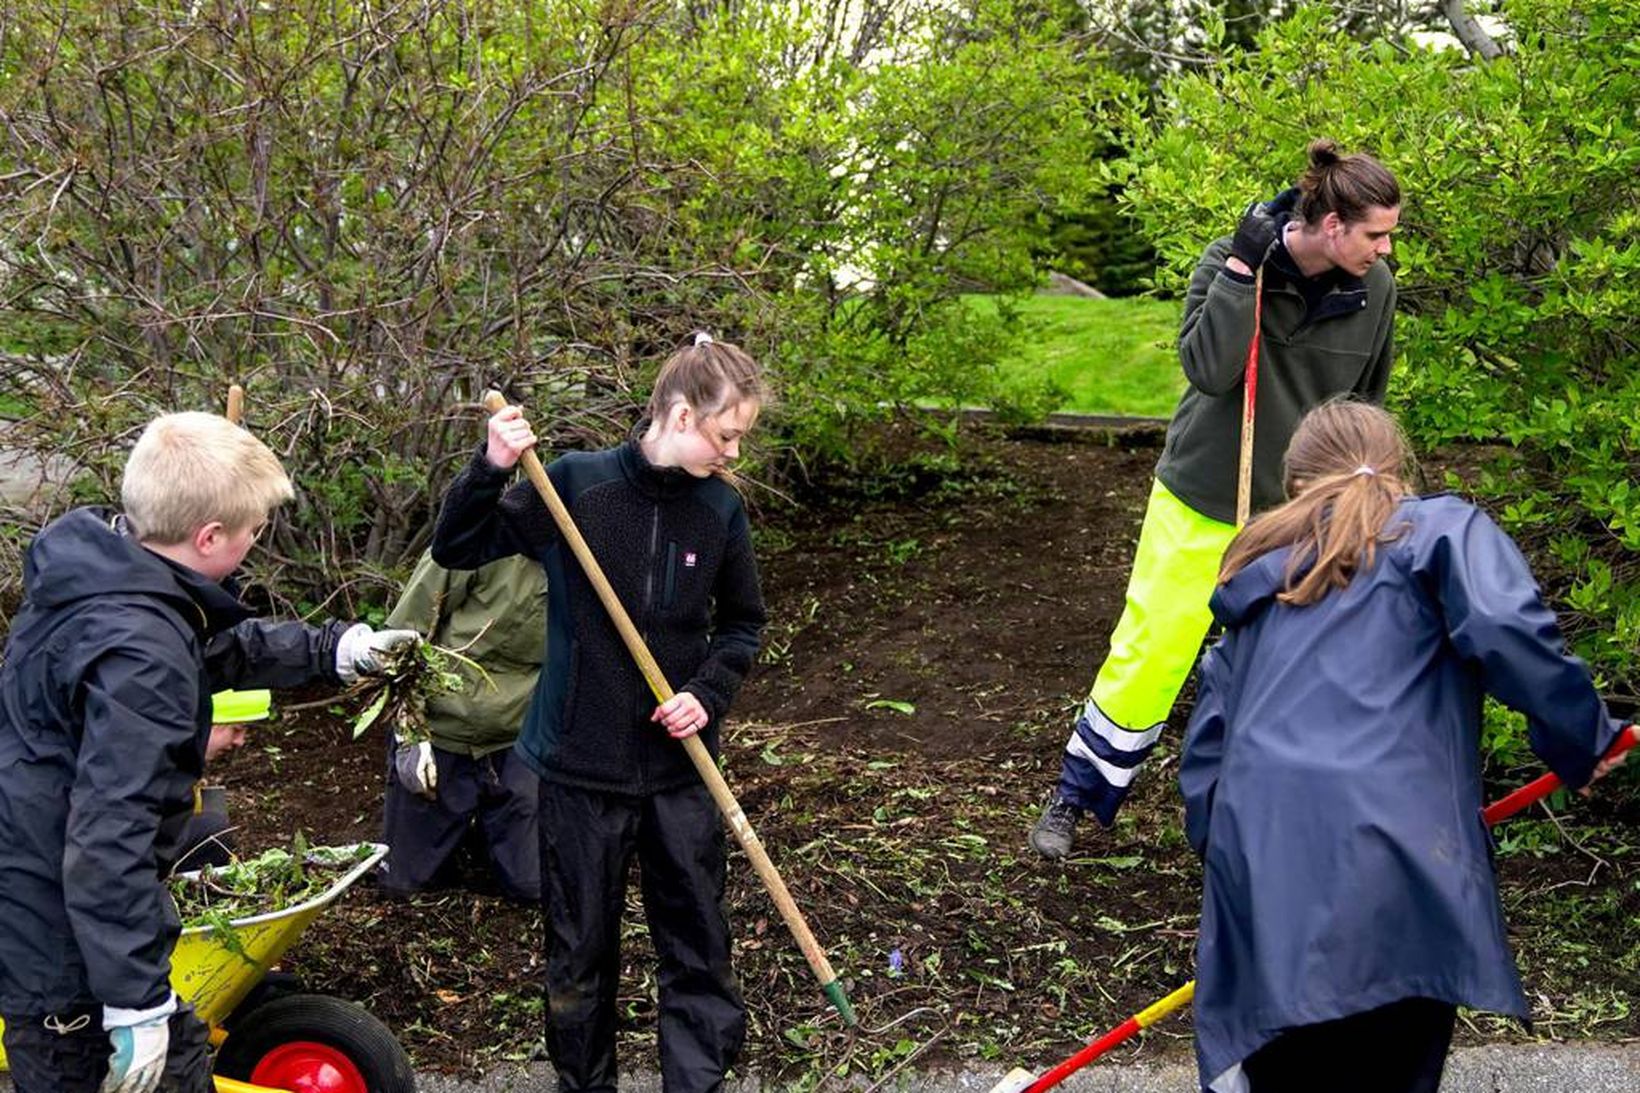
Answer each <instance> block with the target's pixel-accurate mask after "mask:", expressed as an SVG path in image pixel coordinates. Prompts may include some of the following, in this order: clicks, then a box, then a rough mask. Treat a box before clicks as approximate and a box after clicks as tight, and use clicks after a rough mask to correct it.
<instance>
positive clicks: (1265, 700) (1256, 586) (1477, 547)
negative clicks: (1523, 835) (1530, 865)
mask: <svg viewBox="0 0 1640 1093" xmlns="http://www.w3.org/2000/svg"><path fill="white" fill-rule="evenodd" d="M1389 527H1390V529H1392V530H1393V529H1396V528H1400V529H1402V533H1401V535H1400V537H1399V538H1397V539H1395V540H1394V541H1393V542H1391V543H1389V544H1387V545H1383V546H1380V548H1379V549H1378V551H1377V558H1376V560H1375V563H1374V564H1373V566H1372V567H1371V568H1369V569H1367V570H1365V571H1363V572H1361V573H1358V574H1357V575H1356V577H1355V579H1354V580H1353V581H1351V582H1350V584H1349V585H1348V586H1347V587H1346V588H1343V589H1341V590H1335V591H1333V592H1332V593H1331V594H1329V595H1327V596H1326V597H1325V598H1323V599H1322V600H1321V601H1320V602H1318V603H1315V604H1311V605H1308V606H1304V607H1293V606H1290V605H1286V604H1282V603H1279V602H1277V600H1276V595H1277V593H1279V592H1280V591H1281V590H1282V589H1283V588H1284V587H1285V585H1284V582H1283V569H1284V567H1285V565H1286V563H1287V559H1288V553H1289V552H1288V551H1286V550H1281V551H1276V552H1273V553H1271V554H1267V555H1265V556H1264V557H1262V558H1260V559H1258V560H1257V561H1255V562H1254V563H1252V564H1251V565H1249V566H1248V567H1246V568H1245V569H1243V570H1242V571H1241V572H1239V573H1237V574H1236V576H1235V577H1233V578H1232V579H1231V580H1230V581H1229V582H1228V583H1227V584H1225V585H1223V586H1221V587H1220V588H1219V589H1218V591H1217V592H1216V593H1215V594H1214V596H1213V613H1214V615H1215V617H1216V618H1217V619H1218V620H1219V622H1220V623H1221V624H1223V626H1224V636H1223V638H1222V639H1221V640H1220V641H1219V642H1218V644H1217V645H1215V646H1214V647H1213V648H1212V649H1211V650H1209V652H1208V653H1207V654H1206V655H1205V656H1204V657H1203V659H1202V665H1201V681H1200V691H1199V697H1198V699H1197V703H1196V708H1195V711H1194V713H1193V714H1192V716H1191V720H1190V727H1189V730H1188V732H1187V734H1186V738H1185V745H1184V756H1183V760H1182V762H1181V765H1180V768H1179V784H1180V788H1181V789H1182V790H1183V793H1184V799H1185V824H1186V831H1187V834H1188V835H1189V837H1190V841H1191V844H1192V845H1193V846H1194V847H1195V848H1196V850H1197V851H1198V852H1199V853H1201V854H1202V855H1203V865H1204V870H1205V877H1204V891H1203V899H1202V922H1201V933H1200V936H1199V940H1198V943H1197V956H1196V975H1197V986H1196V997H1195V1024H1196V1052H1197V1060H1198V1063H1199V1066H1200V1073H1201V1080H1202V1085H1203V1087H1204V1088H1205V1087H1208V1086H1209V1083H1211V1082H1213V1080H1214V1079H1216V1078H1219V1077H1220V1076H1221V1075H1223V1074H1224V1073H1225V1071H1226V1070H1227V1069H1229V1068H1231V1067H1232V1066H1233V1065H1235V1064H1239V1062H1240V1061H1241V1060H1243V1059H1245V1058H1246V1057H1247V1056H1248V1055H1249V1054H1251V1053H1252V1052H1253V1051H1255V1050H1256V1049H1257V1048H1258V1047H1260V1046H1261V1045H1262V1044H1264V1043H1265V1042H1267V1041H1268V1040H1270V1039H1271V1038H1272V1037H1273V1036H1274V1035H1275V1033H1276V1032H1277V1031H1278V1030H1280V1029H1282V1028H1285V1027H1288V1026H1293V1025H1304V1024H1313V1023H1316V1022H1320V1021H1327V1020H1331V1019H1333V1018H1337V1017H1343V1016H1347V1015H1349V1014H1352V1013H1359V1012H1362V1011H1364V1010H1368V1009H1372V1008H1374V1007H1377V1006H1381V1005H1385V1004H1387V1003H1389V1002H1394V1001H1396V1000H1398V999H1402V998H1409V997H1414V996H1418V997H1424V998H1434V999H1438V1000H1441V1001H1446V1002H1451V1003H1454V1004H1457V1005H1464V1006H1470V1007H1473V1008H1475V1009H1484V1010H1491V1011H1493V1012H1497V1013H1504V1014H1511V1015H1517V1016H1519V1015H1524V1014H1525V1013H1526V1000H1525V998H1524V996H1523V995H1522V993H1521V987H1520V981H1519V979H1518V977H1517V976H1516V973H1515V967H1514V961H1513V959H1512V957H1511V955H1510V951H1509V946H1508V944H1507V942H1506V940H1505V937H1504V926H1503V916H1502V913H1501V910H1500V907H1499V904H1498V894H1497V885H1496V881H1495V878H1494V876H1493V872H1492V862H1491V855H1490V849H1489V848H1490V842H1489V836H1488V834H1487V832H1486V829H1485V826H1484V824H1483V823H1482V820H1481V808H1482V806H1483V799H1482V786H1481V772H1480V727H1481V699H1482V696H1483V695H1485V694H1491V695H1493V696H1495V697H1497V698H1498V699H1500V700H1501V701H1503V702H1505V703H1507V704H1508V705H1509V706H1511V707H1513V708H1515V709H1517V710H1520V711H1522V712H1524V713H1525V714H1526V718H1527V725H1528V733H1529V740H1530V743H1531V746H1532V750H1533V751H1534V752H1536V753H1537V755H1538V756H1539V757H1540V758H1541V759H1543V761H1544V762H1545V763H1547V764H1548V765H1549V767H1550V769H1551V770H1553V771H1554V772H1555V773H1556V774H1558V775H1560V777H1561V778H1562V779H1564V780H1565V782H1566V784H1567V785H1568V786H1572V787H1579V786H1582V785H1584V784H1585V783H1587V782H1588V780H1589V777H1590V775H1591V773H1592V771H1593V768H1594V765H1595V763H1596V761H1597V760H1598V758H1599V757H1600V756H1601V755H1602V754H1604V752H1605V751H1606V750H1607V749H1608V748H1609V747H1610V746H1611V744H1612V741H1613V739H1614V738H1615V736H1616V734H1617V732H1618V730H1619V729H1620V727H1621V726H1620V725H1619V724H1618V723H1616V722H1614V721H1613V720H1612V719H1611V718H1610V717H1609V716H1608V715H1607V713H1606V709H1605V707H1604V705H1603V704H1602V703H1601V700H1600V697H1599V696H1598V695H1597V694H1596V692H1595V689H1594V685H1593V683H1592V682H1591V680H1590V678H1589V673H1588V669H1587V668H1586V667H1585V666H1584V665H1583V663H1582V662H1581V661H1579V660H1578V659H1577V658H1575V657H1572V656H1569V655H1567V654H1566V652H1565V650H1564V648H1563V646H1562V643H1561V638H1560V631H1559V629H1558V627H1557V626H1556V624H1555V619H1554V615H1553V614H1552V613H1551V612H1550V611H1549V609H1548V608H1547V607H1545V606H1544V604H1543V601H1542V598H1541V597H1540V595H1539V592H1538V587H1537V584H1536V582H1534V581H1533V579H1532V575H1531V573H1530V572H1529V571H1528V569H1527V566H1526V562H1525V560H1524V559H1523V558H1522V557H1521V555H1520V552H1519V551H1518V550H1517V549H1516V548H1515V544H1514V543H1513V542H1512V541H1510V539H1509V537H1508V536H1506V535H1505V534H1504V533H1503V532H1502V531H1501V530H1499V529H1498V527H1497V525H1495V524H1494V523H1493V522H1492V521H1491V520H1490V519H1489V518H1488V517H1487V516H1486V515H1485V514H1484V513H1482V512H1481V511H1480V510H1479V509H1477V508H1475V507H1474V506H1473V505H1470V504H1469V503H1467V502H1465V501H1462V500H1460V499H1458V498H1455V497H1449V496H1434V497H1427V498H1415V499H1408V500H1407V501H1405V502H1403V503H1402V505H1401V506H1400V508H1399V510H1398V511H1397V513H1396V515H1395V517H1393V518H1392V520H1391V522H1390V525H1389ZM1214 1088H1223V1089H1235V1088H1236V1086H1235V1085H1234V1083H1233V1082H1225V1083H1223V1084H1221V1085H1218V1086H1214Z"/></svg>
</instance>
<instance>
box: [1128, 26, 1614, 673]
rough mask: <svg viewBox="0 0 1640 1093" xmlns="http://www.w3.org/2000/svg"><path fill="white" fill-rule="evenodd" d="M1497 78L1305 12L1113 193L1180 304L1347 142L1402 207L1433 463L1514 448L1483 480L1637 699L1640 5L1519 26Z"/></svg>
mask: <svg viewBox="0 0 1640 1093" xmlns="http://www.w3.org/2000/svg"><path fill="white" fill-rule="evenodd" d="M1504 17H1505V19H1506V21H1507V23H1508V25H1509V27H1510V28H1511V31H1512V34H1511V45H1510V52H1509V53H1508V54H1507V55H1505V56H1504V57H1502V58H1500V59H1498V60H1496V61H1492V62H1483V61H1480V60H1477V59H1473V58H1470V57H1468V56H1466V55H1465V54H1463V53H1462V52H1461V51H1457V50H1448V51H1434V50H1430V49H1425V48H1420V47H1417V46H1414V45H1411V44H1409V43H1406V42H1399V41H1391V40H1378V41H1374V42H1369V43H1362V42H1359V41H1356V40H1353V39H1351V38H1350V37H1348V36H1346V35H1344V34H1342V33H1339V32H1337V31H1335V30H1334V29H1332V28H1331V27H1329V25H1328V21H1327V15H1326V13H1325V11H1324V10H1301V11H1300V12H1299V14H1298V15H1296V16H1295V17H1294V18H1293V19H1290V20H1287V21H1285V22H1282V23H1280V24H1277V25H1275V26H1272V27H1270V28H1268V29H1266V30H1265V31H1264V32H1263V33H1262V34H1261V35H1260V37H1259V40H1258V48H1257V50H1255V51H1251V52H1246V53H1241V52H1234V51H1230V52H1227V55H1226V58H1225V61H1224V63H1223V64H1222V65H1220V66H1218V67H1216V68H1213V69H1212V70H1210V71H1207V72H1204V73H1198V74H1187V75H1183V76H1180V77H1178V78H1176V79H1174V80H1172V81H1170V82H1169V83H1168V85H1167V86H1166V89H1165V100H1164V101H1165V102H1166V103H1167V106H1166V108H1165V109H1164V110H1163V111H1161V113H1160V114H1159V116H1155V117H1148V116H1145V115H1143V114H1142V113H1139V112H1137V111H1133V112H1130V113H1129V114H1128V115H1127V116H1126V117H1125V118H1123V119H1122V122H1121V128H1122V131H1123V133H1124V139H1125V140H1126V142H1127V144H1128V147H1129V150H1130V155H1129V157H1128V158H1127V159H1126V160H1124V161H1122V162H1120V163H1118V164H1117V165H1115V167H1114V168H1113V170H1112V179H1111V180H1112V181H1113V182H1115V183H1119V184H1121V185H1123V186H1124V187H1125V193H1126V194H1127V200H1128V202H1129V208H1130V211H1131V213H1132V214H1133V215H1134V216H1135V217H1136V218H1137V219H1138V220H1139V221H1140V222H1141V223H1142V224H1143V225H1144V227H1145V230H1146V232H1147V234H1148V235H1149V237H1150V239H1151V241H1152V242H1153V243H1154V245H1155V246H1156V249H1157V251H1158V253H1159V254H1160V255H1161V256H1162V260H1163V262H1164V265H1165V269H1164V270H1163V271H1162V273H1161V275H1160V276H1161V280H1162V281H1163V283H1164V284H1171V285H1173V286H1177V285H1179V284H1180V283H1182V281H1183V280H1184V279H1185V278H1186V277H1187V276H1188V274H1189V271H1190V268H1191V266H1192V265H1193V264H1194V262H1195V261H1196V258H1197V257H1198V255H1199V253H1200V251H1201V248H1202V246H1203V245H1204V244H1205V243H1206V242H1207V241H1208V239H1210V238H1211V237H1212V236H1213V235H1215V234H1219V233H1223V232H1226V231H1228V230H1229V227H1230V226H1231V225H1232V224H1234V222H1235V218H1236V216H1237V214H1238V213H1239V211H1240V210H1241V209H1242V208H1243V207H1244V206H1245V204H1246V202H1247V201H1248V200H1250V199H1251V198H1253V197H1256V196H1259V195H1265V194H1269V193H1272V192H1274V191H1276V190H1277V189H1279V188H1281V187H1283V186H1285V185H1287V184H1289V183H1290V181H1291V179H1292V178H1293V177H1295V176H1296V175H1297V174H1298V172H1299V171H1300V170H1301V169H1302V167H1303V147H1304V145H1305V143H1306V142H1307V141H1308V139H1310V138H1311V137H1314V136H1321V135H1326V136H1331V137H1333V138H1335V139H1337V140H1338V141H1339V142H1340V143H1341V144H1343V145H1344V146H1346V147H1349V148H1361V149H1367V150H1370V151H1373V152H1375V153H1376V154H1377V155H1378V156H1379V157H1380V158H1382V159H1383V160H1384V161H1385V162H1386V163H1387V164H1388V165H1389V166H1390V167H1391V168H1392V169H1393V170H1394V171H1395V172H1396V174H1397V175H1398V176H1399V178H1400V181H1401V185H1402V189H1403V192H1404V194H1405V202H1406V204H1405V207H1404V209H1403V214H1402V225H1403V227H1402V230H1401V231H1400V232H1399V233H1398V234H1397V239H1396V253H1395V262H1396V265H1397V279H1398V283H1399V286H1400V293H1401V296H1400V300H1401V305H1400V314H1401V316H1402V318H1401V320H1400V321H1399V322H1398V325H1397V330H1396V337H1397V346H1398V350H1399V357H1400V363H1399V366H1398V369H1397V371H1396V373H1395V376H1394V378H1393V379H1392V381H1391V398H1392V401H1393V402H1394V403H1395V405H1396V406H1397V407H1398V408H1399V410H1400V412H1401V414H1402V417H1403V420H1404V421H1405V423H1406V424H1407V426H1408V427H1409V429H1410V430H1411V432H1412V434H1413V436H1414V439H1415V441H1416V442H1417V443H1418V445H1419V446H1420V447H1422V448H1424V449H1426V450H1427V449H1429V448H1432V447H1434V446H1437V445H1441V444H1446V443H1450V442H1455V441H1466V440H1478V441H1492V442H1497V441H1501V442H1503V443H1504V444H1505V445H1507V447H1508V451H1507V453H1506V454H1505V455H1504V456H1502V457H1501V459H1500V460H1499V461H1498V462H1497V463H1496V464H1495V465H1494V466H1492V467H1490V468H1489V470H1488V473H1486V474H1484V475H1482V476H1480V477H1479V478H1477V479H1476V480H1475V481H1473V482H1470V483H1467V484H1466V486H1467V488H1469V489H1471V490H1474V491H1478V492H1479V493H1480V494H1481V495H1482V496H1483V498H1484V500H1485V501H1486V502H1487V504H1488V505H1489V507H1490V508H1491V509H1492V510H1493V511H1494V512H1495V513H1496V514H1497V515H1498V516H1499V517H1500V519H1501V520H1502V522H1503V523H1504V525H1505V526H1506V527H1507V528H1508V530H1509V531H1510V532H1511V533H1513V534H1514V535H1516V536H1517V537H1518V538H1519V539H1520V540H1521V541H1522V542H1523V544H1524V545H1525V546H1526V547H1527V548H1528V550H1529V552H1530V553H1531V554H1532V555H1533V557H1534V560H1535V562H1536V563H1537V567H1538V572H1539V574H1540V575H1541V576H1542V577H1543V578H1544V579H1545V582H1546V584H1547V586H1548V588H1549V590H1550V592H1551V593H1552V596H1553V598H1554V599H1555V600H1556V604H1557V606H1558V607H1559V609H1560V611H1561V617H1562V619H1563V621H1564V622H1565V624H1566V627H1567V631H1568V634H1569V635H1570V637H1571V640H1572V642H1573V645H1574V647H1575V648H1576V649H1577V651H1578V652H1580V653H1581V654H1583V655H1584V656H1586V657H1587V658H1589V659H1590V660H1591V661H1592V662H1593V663H1594V665H1595V667H1596V669H1597V670H1598V672H1599V673H1601V674H1602V675H1603V676H1604V678H1605V679H1606V681H1607V682H1608V683H1614V684H1615V683H1624V684H1627V686H1625V687H1624V688H1623V689H1625V690H1627V691H1629V692H1630V693H1633V686H1632V684H1633V683H1634V681H1635V680H1636V679H1637V678H1640V486H1637V484H1636V478H1637V472H1640V213H1637V212H1636V208H1637V198H1640V115H1637V114H1636V112H1635V109H1634V104H1635V103H1636V102H1637V101H1640V52H1637V51H1636V50H1635V48H1634V42H1635V41H1636V40H1640V6H1636V5H1633V4H1611V3H1603V2H1596V0H1516V2H1512V3H1509V4H1507V5H1505V8H1504Z"/></svg>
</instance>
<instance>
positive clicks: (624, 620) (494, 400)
mask: <svg viewBox="0 0 1640 1093" xmlns="http://www.w3.org/2000/svg"><path fill="white" fill-rule="evenodd" d="M506 405H507V400H506V399H505V398H504V397H503V396H502V395H501V393H500V392H499V391H489V392H486V393H485V395H484V408H485V409H486V410H488V411H489V412H490V413H492V414H494V413H496V412H497V411H499V410H501V409H504V408H505V407H506ZM519 462H520V463H521V464H522V465H523V467H524V474H525V475H526V476H527V477H528V478H529V480H530V482H531V483H532V484H533V485H534V486H535V489H536V492H537V493H539V494H540V495H541V500H542V501H544V502H546V505H547V510H548V511H549V512H551V513H552V520H553V523H555V524H557V525H558V533H559V534H560V535H562V536H563V538H564V541H565V542H566V543H568V544H569V548H570V550H571V551H573V552H574V554H575V557H576V559H577V560H579V561H580V563H581V568H582V569H583V570H585V571H586V575H587V580H589V581H591V582H592V587H593V589H594V590H596V591H597V593H598V598H599V599H600V600H602V601H603V605H604V610H606V611H608V612H609V617H610V621H612V622H613V623H614V624H615V629H616V630H618V631H619V632H620V635H621V640H622V641H623V642H625V643H626V648H627V651H628V652H630V653H631V654H632V659H633V660H635V661H637V663H638V670H639V671H641V672H642V673H643V677H644V680H645V681H646V682H648V684H649V689H650V690H651V691H653V692H654V693H655V699H656V701H657V702H665V701H667V700H668V699H670V698H671V697H672V695H673V694H674V693H675V692H674V691H673V690H672V686H671V684H669V683H668V682H667V681H666V676H665V675H664V674H663V673H662V672H661V668H660V665H659V664H657V663H656V662H655V656H654V654H653V653H651V652H650V651H649V646H648V645H647V644H646V643H645V642H644V640H643V636H642V635H641V634H639V633H638V628H637V627H635V626H633V625H632V618H631V616H629V615H628V614H627V613H626V608H625V607H624V606H623V605H622V604H621V601H620V598H619V597H618V596H616V595H615V589H614V588H613V587H611V586H610V583H609V578H607V577H605V576H604V571H603V567H602V566H600V565H599V564H598V559H597V558H595V557H593V554H592V548H591V547H589V546H587V541H586V539H585V538H583V537H582V535H581V530H580V529H579V528H577V527H576V526H575V520H574V519H573V518H572V517H571V516H570V514H569V509H568V508H566V507H565V506H564V502H563V499H562V498H560V497H559V496H558V491H557V490H556V489H555V488H553V484H552V480H551V479H550V478H548V477H547V470H546V468H545V467H543V466H542V465H541V460H540V459H539V458H538V457H537V456H536V454H535V453H534V452H533V451H529V452H525V453H524V454H523V455H522V456H520V457H519ZM683 747H684V750H685V751H687V752H688V753H689V759H690V761H691V762H693V763H694V764H695V769H696V770H697V771H699V772H700V777H701V780H702V781H703V782H705V783H706V788H707V790H709V791H710V792H711V794H712V800H713V801H715V802H717V806H718V810H719V811H720V812H722V813H723V816H724V819H726V820H728V821H729V828H730V830H731V831H733V832H734V833H735V840H736V841H737V842H739V843H740V848H741V849H742V850H744V851H745V852H746V856H747V857H748V858H750V859H751V862H752V868H754V869H756V870H757V875H758V877H759V878H760V879H761V880H762V881H763V885H764V887H766V888H767V889H768V890H769V895H770V896H771V897H773V899H774V905H775V907H776V909H778V910H779V911H780V917H781V918H782V919H784V920H785V922H786V927H787V928H788V929H790V930H791V932H792V936H793V937H794V938H796V939H797V946H798V948H800V949H802V950H803V957H804V959H806V960H807V961H808V962H809V967H810V968H811V969H812V970H813V971H814V975H815V978H816V979H818V980H819V981H820V989H821V991H822V992H824V994H825V996H826V999H827V1001H829V1002H830V1003H831V1004H832V1005H833V1006H835V1007H836V1009H837V1012H838V1013H839V1014H840V1015H841V1016H842V1018H843V1023H844V1024H845V1025H849V1026H852V1025H854V1024H855V1023H856V1018H855V1015H854V1007H853V1006H852V1005H851V1004H850V1003H849V1000H848V996H847V995H846V994H845V993H844V992H843V985H842V983H841V982H840V981H839V980H838V978H837V973H836V972H834V971H832V969H831V962H830V961H828V960H827V959H826V953H825V950H823V949H821V948H820V943H819V942H818V941H816V940H815V939H814V933H813V931H811V930H810V929H809V924H808V923H807V922H806V921H805V920H804V918H803V912H801V911H799V910H798V909H797V902H796V901H795V900H793V899H792V894H791V891H790V890H789V889H787V887H786V882H785V881H784V880H782V879H781V877H780V871H779V870H778V869H776V868H775V866H774V862H772V861H770V860H769V855H768V852H767V851H765V850H764V849H763V843H762V841H761V840H759V839H758V837H757V832H755V831H753V830H752V825H751V823H750V822H749V821H748V820H747V819H746V813H745V812H743V811H742V810H741V807H740V802H739V801H736V800H735V795H734V794H733V793H732V792H730V790H729V784H728V783H727V782H725V781H724V780H723V775H722V773H720V772H719V771H718V769H717V764H716V763H714V762H713V761H712V754H711V752H709V751H707V750H706V745H705V744H703V743H701V740H700V737H699V736H698V735H695V736H686V737H684V739H683Z"/></svg>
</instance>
